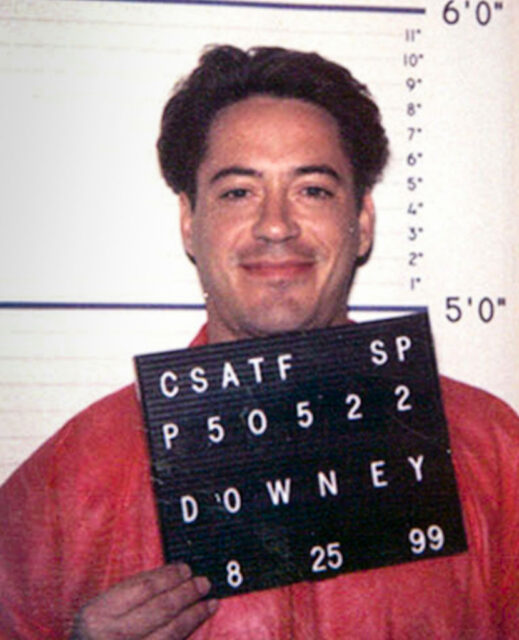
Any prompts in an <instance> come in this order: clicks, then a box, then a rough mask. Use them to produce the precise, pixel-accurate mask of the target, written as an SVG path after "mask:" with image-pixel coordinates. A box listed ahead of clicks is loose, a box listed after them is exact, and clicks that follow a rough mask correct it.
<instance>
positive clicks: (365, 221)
mask: <svg viewBox="0 0 519 640" xmlns="http://www.w3.org/2000/svg"><path fill="white" fill-rule="evenodd" d="M358 216H359V217H358V221H359V248H358V250H357V257H358V258H363V257H365V256H366V255H367V253H369V250H370V249H371V245H372V244H373V235H374V232H375V204H374V202H373V197H372V195H371V191H366V193H365V194H364V196H363V198H362V203H361V208H360V211H359V214H358Z"/></svg>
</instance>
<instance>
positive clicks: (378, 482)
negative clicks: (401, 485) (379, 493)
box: [370, 460, 388, 489]
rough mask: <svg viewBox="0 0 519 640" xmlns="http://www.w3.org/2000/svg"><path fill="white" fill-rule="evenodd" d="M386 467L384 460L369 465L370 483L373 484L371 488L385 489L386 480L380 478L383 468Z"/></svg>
mask: <svg viewBox="0 0 519 640" xmlns="http://www.w3.org/2000/svg"><path fill="white" fill-rule="evenodd" d="M385 465H386V461H385V460H375V461H374V462H372V463H371V465H370V466H371V481H372V482H373V486H374V487H376V488H377V489H378V488H380V487H387V485H388V482H387V480H382V476H383V475H384V469H383V467H384V466H385Z"/></svg>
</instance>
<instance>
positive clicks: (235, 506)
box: [223, 487, 241, 513]
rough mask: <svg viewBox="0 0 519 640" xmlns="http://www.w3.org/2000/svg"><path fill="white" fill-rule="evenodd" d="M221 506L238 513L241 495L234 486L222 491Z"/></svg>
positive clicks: (230, 511)
mask: <svg viewBox="0 0 519 640" xmlns="http://www.w3.org/2000/svg"><path fill="white" fill-rule="evenodd" d="M223 506H224V507H225V508H226V509H227V511H228V512H229V513H238V511H239V510H240V509H241V495H240V492H239V491H238V489H236V487H229V488H228V489H226V490H225V491H224V492H223Z"/></svg>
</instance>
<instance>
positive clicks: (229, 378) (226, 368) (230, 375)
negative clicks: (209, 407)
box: [222, 362, 240, 389]
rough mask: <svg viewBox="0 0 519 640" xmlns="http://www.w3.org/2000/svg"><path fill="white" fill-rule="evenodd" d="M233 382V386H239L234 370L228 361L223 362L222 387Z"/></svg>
mask: <svg viewBox="0 0 519 640" xmlns="http://www.w3.org/2000/svg"><path fill="white" fill-rule="evenodd" d="M230 384H233V385H234V386H235V387H239V386H240V379H239V378H238V376H237V375H236V371H235V370H234V367H233V366H232V364H231V363H230V362H224V364H223V370H222V389H227V387H228V386H229V385H230Z"/></svg>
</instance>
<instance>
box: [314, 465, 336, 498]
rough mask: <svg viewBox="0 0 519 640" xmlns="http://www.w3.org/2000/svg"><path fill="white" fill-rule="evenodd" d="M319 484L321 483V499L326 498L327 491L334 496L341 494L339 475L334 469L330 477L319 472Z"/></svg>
mask: <svg viewBox="0 0 519 640" xmlns="http://www.w3.org/2000/svg"><path fill="white" fill-rule="evenodd" d="M317 482H318V483H319V495H320V496H321V498H326V492H327V491H328V492H329V493H331V494H332V495H334V496H336V495H337V494H338V493H339V488H338V486H337V474H336V473H335V471H334V470H333V469H332V470H331V471H330V472H329V474H328V476H326V474H325V473H324V472H323V471H319V473H318V474H317Z"/></svg>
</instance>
